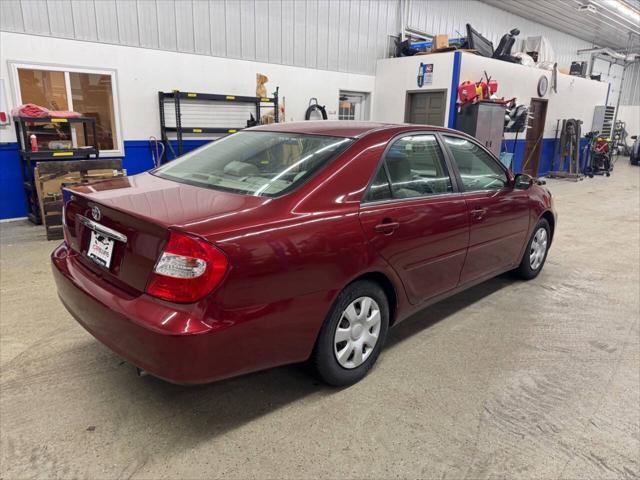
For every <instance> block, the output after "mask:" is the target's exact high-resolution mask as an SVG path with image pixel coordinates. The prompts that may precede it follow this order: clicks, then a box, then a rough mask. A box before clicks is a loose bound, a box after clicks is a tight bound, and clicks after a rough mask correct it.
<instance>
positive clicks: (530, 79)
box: [460, 53, 609, 138]
mask: <svg viewBox="0 0 640 480" xmlns="http://www.w3.org/2000/svg"><path fill="white" fill-rule="evenodd" d="M485 71H486V72H487V73H488V74H489V76H491V77H492V78H494V79H495V80H497V81H498V92H497V95H498V97H505V98H512V97H517V98H518V100H517V102H518V103H524V104H527V105H528V104H529V103H530V102H531V98H538V92H537V87H538V81H539V79H540V77H541V76H543V75H544V76H546V77H547V79H548V80H549V89H548V92H547V94H546V95H545V96H544V97H543V98H545V99H547V100H548V101H549V103H548V104H547V120H546V123H545V129H544V138H553V137H554V136H555V132H556V123H557V120H558V119H560V120H562V119H565V118H577V119H579V120H582V121H583V122H584V123H583V125H582V132H583V134H584V133H586V132H588V131H590V130H591V123H592V121H593V111H594V107H595V106H596V105H605V104H606V99H607V90H608V87H609V85H608V84H607V83H604V82H597V81H595V80H588V79H586V78H582V77H575V76H570V75H564V74H561V73H558V93H555V92H553V91H552V89H551V72H550V71H548V70H541V69H538V68H532V67H525V66H523V65H516V64H513V63H508V62H503V61H500V60H494V59H491V58H485V57H480V56H478V55H473V54H470V53H463V54H462V64H461V67H460V81H461V82H463V81H465V80H471V81H474V80H475V81H478V80H479V79H480V77H481V76H482V75H483V74H484V72H485ZM523 135H524V134H523V133H520V134H519V136H518V138H523ZM505 136H506V138H513V137H514V136H515V133H507V134H505Z"/></svg>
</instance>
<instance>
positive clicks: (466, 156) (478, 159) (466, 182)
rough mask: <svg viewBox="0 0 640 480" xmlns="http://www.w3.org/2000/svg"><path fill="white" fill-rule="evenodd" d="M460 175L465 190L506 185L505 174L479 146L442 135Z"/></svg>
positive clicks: (491, 188)
mask: <svg viewBox="0 0 640 480" xmlns="http://www.w3.org/2000/svg"><path fill="white" fill-rule="evenodd" d="M444 141H445V143H446V144H447V146H448V147H449V150H451V154H452V155H453V159H454V161H455V163H456V165H457V167H458V171H459V172H460V176H461V177H462V185H463V187H464V190H465V192H474V191H478V190H499V189H501V188H504V187H506V186H507V176H506V174H505V172H504V170H503V169H502V168H501V167H500V165H498V164H497V162H496V161H495V160H494V159H493V157H491V155H489V154H488V153H487V152H485V151H484V150H483V149H482V148H480V146H478V145H476V144H475V143H473V142H470V141H469V140H465V139H464V138H459V137H449V136H446V135H445V136H444Z"/></svg>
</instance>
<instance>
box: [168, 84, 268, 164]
mask: <svg viewBox="0 0 640 480" xmlns="http://www.w3.org/2000/svg"><path fill="white" fill-rule="evenodd" d="M278 90H279V88H278V87H276V91H275V92H274V93H273V97H245V96H240V95H220V94H216V93H196V92H181V91H179V90H174V91H173V92H158V103H159V108H160V141H161V142H162V144H163V145H164V152H163V153H162V158H161V163H165V162H167V161H169V160H173V159H174V158H177V157H179V156H180V155H182V154H183V153H184V136H185V135H203V134H214V135H216V134H222V135H226V134H230V133H236V132H237V131H239V130H242V129H244V128H248V127H252V126H254V125H260V124H262V123H263V121H262V113H263V109H264V108H273V121H274V122H275V123H278V120H279V118H278V113H279V110H280V109H279V108H278ZM243 106H244V107H245V108H244V109H243V108H242V107H243ZM172 107H173V108H172ZM247 107H248V108H247ZM240 118H242V119H243V120H240ZM245 120H246V123H245V125H238V124H240V123H241V122H244V121H245ZM227 121H229V123H231V122H232V121H233V122H237V123H236V125H230V124H227V123H226V122H227ZM169 134H175V136H176V143H177V152H176V150H174V148H173V145H171V142H170V140H169ZM169 152H171V155H172V158H169Z"/></svg>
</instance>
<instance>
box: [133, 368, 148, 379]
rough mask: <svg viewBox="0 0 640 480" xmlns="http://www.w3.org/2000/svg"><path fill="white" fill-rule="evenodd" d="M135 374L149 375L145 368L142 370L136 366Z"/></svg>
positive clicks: (140, 375)
mask: <svg viewBox="0 0 640 480" xmlns="http://www.w3.org/2000/svg"><path fill="white" fill-rule="evenodd" d="M136 374H137V375H138V377H146V376H147V375H149V373H148V372H147V371H146V370H143V369H141V368H139V367H136Z"/></svg>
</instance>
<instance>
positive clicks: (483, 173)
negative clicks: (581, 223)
mask: <svg viewBox="0 0 640 480" xmlns="http://www.w3.org/2000/svg"><path fill="white" fill-rule="evenodd" d="M64 201H65V211H64V213H63V218H64V224H65V226H64V233H65V241H64V242H63V243H62V244H61V245H60V246H59V247H58V248H57V249H56V250H55V251H54V252H53V254H52V261H53V272H54V276H55V280H56V283H57V288H58V292H59V295H60V298H61V300H62V302H63V303H64V305H65V306H66V307H67V309H68V310H69V312H70V313H71V314H72V315H73V316H74V317H75V319H76V320H77V321H78V322H79V323H80V324H81V325H82V326H83V327H84V328H86V329H87V330H88V331H89V332H90V333H91V334H92V335H94V336H95V337H96V338H97V339H99V340H100V341H101V342H103V343H104V344H106V345H107V346H109V347H110V348H111V349H112V350H114V351H115V352H117V353H118V354H120V355H121V356H123V357H124V358H126V359H127V360H129V361H130V362H131V363H133V364H134V365H136V366H138V367H139V368H140V369H143V370H145V371H147V372H149V373H151V374H152V375H155V376H157V377H160V378H163V379H166V380H169V381H172V382H177V383H204V382H210V381H214V380H218V379H221V378H225V377H230V376H234V375H239V374H243V373H247V372H251V371H255V370H260V369H264V368H269V367H274V366H276V365H283V364H288V363H294V362H302V361H306V360H310V362H311V363H312V365H313V366H314V367H315V369H316V370H317V372H318V374H319V376H320V377H321V378H322V379H323V380H324V381H326V382H328V383H330V384H332V385H347V384H351V383H353V382H356V381H358V380H360V379H361V378H362V377H364V376H365V375H366V373H367V372H368V370H369V369H370V368H371V367H372V366H373V364H374V363H375V361H376V359H377V358H378V355H379V354H380V350H381V349H382V347H383V345H384V342H385V338H386V336H387V331H388V328H389V327H390V326H392V325H394V324H395V323H397V322H399V321H401V320H402V319H404V318H406V317H408V316H409V315H411V314H412V313H414V312H416V311H417V310H420V309H422V308H424V307H425V306H426V305H428V304H430V303H433V302H435V301H438V300H440V299H443V298H445V297H447V296H449V295H452V294H454V293H457V292H460V291H461V290H464V289H466V288H469V287H470V286H472V285H474V284H477V283H479V282H482V281H484V280H487V279H489V278H491V277H494V276H496V275H498V274H501V273H503V272H506V271H509V270H514V271H516V272H517V273H518V274H519V275H520V276H521V277H523V278H525V279H530V278H533V277H535V276H536V275H537V274H538V273H539V272H540V270H541V269H542V267H543V265H544V262H545V259H546V256H547V251H548V248H549V246H550V244H551V239H552V238H553V231H554V228H555V223H556V216H555V213H554V209H553V203H552V199H551V194H550V193H549V191H548V190H547V189H546V188H544V187H542V186H539V185H538V184H537V183H536V182H534V181H533V179H532V178H530V177H528V176H526V175H515V176H514V175H513V174H512V173H511V172H510V171H509V170H507V169H506V168H504V167H503V166H502V165H501V164H500V162H499V161H498V160H497V159H496V158H495V157H493V156H492V155H491V153H489V152H488V151H487V150H486V149H485V148H484V147H483V146H482V145H479V144H478V143H477V142H476V141H475V140H474V139H473V138H471V137H469V136H467V135H464V134H461V133H459V132H456V131H452V130H447V129H441V128H435V127H427V126H425V127H423V126H417V125H389V124H376V123H354V122H330V121H324V122H303V123H287V124H279V125H267V126H261V127H257V128H251V129H247V130H244V131H242V132H239V133H236V134H234V135H230V136H228V137H225V138H223V139H221V140H218V141H216V142H213V143H210V144H208V145H206V146H204V147H201V148H199V149H197V150H195V151H192V152H190V153H188V154H186V155H184V156H183V157H181V158H180V159H178V160H175V161H173V162H170V163H168V164H166V165H164V166H162V167H160V168H158V169H156V170H153V171H151V172H148V173H143V174H140V175H136V176H132V177H128V178H118V179H113V180H108V181H104V182H100V183H97V184H93V185H89V186H77V187H73V188H69V189H66V190H65V191H64Z"/></svg>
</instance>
